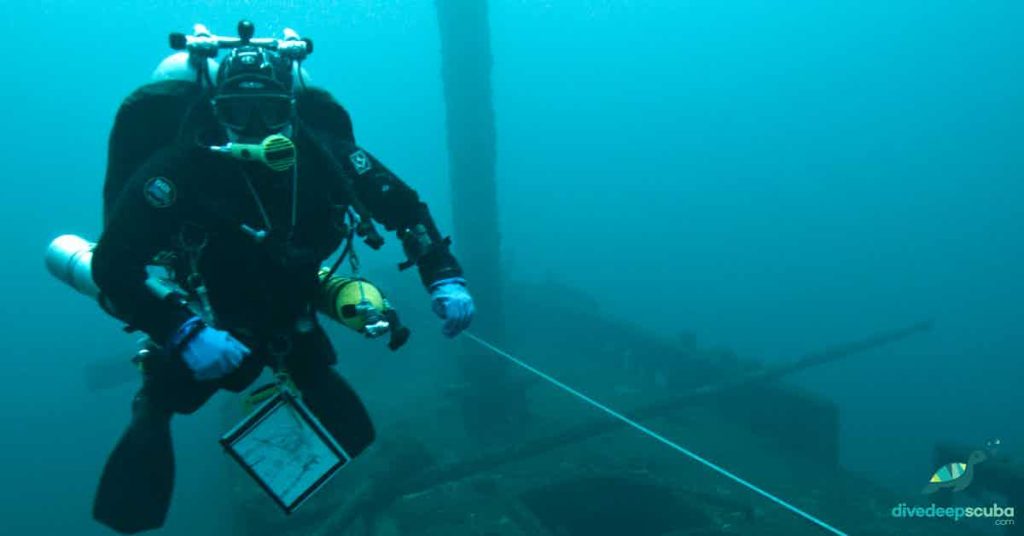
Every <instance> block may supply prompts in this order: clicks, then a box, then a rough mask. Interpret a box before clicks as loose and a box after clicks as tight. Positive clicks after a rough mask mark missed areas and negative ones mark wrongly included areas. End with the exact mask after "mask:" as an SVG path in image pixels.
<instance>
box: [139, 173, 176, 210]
mask: <svg viewBox="0 0 1024 536" xmlns="http://www.w3.org/2000/svg"><path fill="white" fill-rule="evenodd" d="M142 193H143V194H144V195H145V196H146V201H147V202H148V203H149V204H150V205H153V206H154V207H156V208H167V207H169V206H171V205H173V204H174V200H175V199H176V198H177V196H178V191H177V189H176V188H175V187H174V183H173V182H171V181H169V180H167V178H166V177H153V178H152V179H149V180H148V181H146V186H145V188H143V190H142Z"/></svg>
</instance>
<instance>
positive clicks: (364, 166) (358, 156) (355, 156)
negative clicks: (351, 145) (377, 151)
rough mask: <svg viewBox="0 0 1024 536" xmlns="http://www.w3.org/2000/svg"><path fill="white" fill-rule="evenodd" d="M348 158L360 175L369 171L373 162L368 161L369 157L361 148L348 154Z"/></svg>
mask: <svg viewBox="0 0 1024 536" xmlns="http://www.w3.org/2000/svg"><path fill="white" fill-rule="evenodd" d="M348 159H349V160H351V161H352V165H353V166H355V168H356V173H358V174H360V175H362V174H363V173H366V172H367V171H370V168H372V167H373V164H371V163H370V157H369V156H367V154H366V152H364V151H363V150H362V149H360V150H358V151H356V152H354V153H352V154H350V155H348Z"/></svg>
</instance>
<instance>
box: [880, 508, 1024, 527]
mask: <svg viewBox="0 0 1024 536" xmlns="http://www.w3.org/2000/svg"><path fill="white" fill-rule="evenodd" d="M891 513H892V517H896V518H901V519H915V518H922V519H939V518H945V519H952V520H953V521H960V520H961V519H992V520H994V522H995V525H996V526H998V527H1006V526H1011V525H1013V524H1014V513H1013V507H1012V506H1000V505H998V504H996V503H992V506H939V505H937V504H935V503H932V504H930V505H928V506H909V505H907V503H899V504H898V505H896V506H894V507H893V508H892V512H891Z"/></svg>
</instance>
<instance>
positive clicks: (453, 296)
mask: <svg viewBox="0 0 1024 536" xmlns="http://www.w3.org/2000/svg"><path fill="white" fill-rule="evenodd" d="M430 301H431V303H432V305H433V309H434V313H436V314H437V316H439V317H441V318H442V319H444V326H443V327H442V328H441V333H444V335H445V336H446V337H454V336H456V335H458V334H459V333H460V332H461V331H462V330H464V329H466V328H468V327H469V323H470V322H471V321H472V320H473V312H474V311H475V307H474V305H473V297H472V296H470V295H469V291H468V290H466V280H465V279H463V278H461V277H449V278H448V279H441V280H440V281H435V282H434V283H433V284H431V285H430Z"/></svg>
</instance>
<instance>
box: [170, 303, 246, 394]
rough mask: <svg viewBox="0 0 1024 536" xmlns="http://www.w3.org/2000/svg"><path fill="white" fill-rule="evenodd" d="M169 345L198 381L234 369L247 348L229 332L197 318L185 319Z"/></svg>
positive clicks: (211, 378) (209, 378) (228, 372)
mask: <svg viewBox="0 0 1024 536" xmlns="http://www.w3.org/2000/svg"><path fill="white" fill-rule="evenodd" d="M170 346H171V348H172V349H176V350H177V352H178V354H179V355H181V359H182V361H184V362H185V365H186V366H188V368H189V369H191V370H192V374H193V376H195V378H196V379H197V380H199V381H208V380H216V379H219V378H222V377H224V376H226V375H228V374H230V373H231V372H232V371H234V370H235V369H237V368H238V366H239V365H241V364H242V360H244V359H245V358H246V357H247V356H248V355H249V354H250V353H251V351H250V350H249V348H248V347H247V346H245V345H244V344H242V343H241V342H239V340H238V339H236V338H234V337H233V336H232V335H231V334H230V333H228V332H226V331H223V330H219V329H216V328H212V327H210V326H207V325H206V324H204V323H203V321H202V320H201V319H199V318H198V317H193V318H190V319H188V320H187V321H185V323H184V324H182V325H181V327H180V328H178V331H177V332H176V333H175V334H174V336H173V337H171V343H170Z"/></svg>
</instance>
